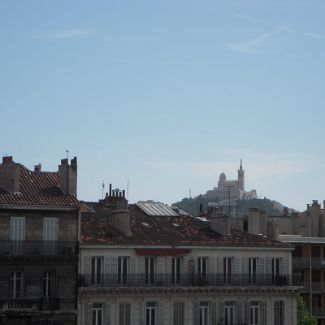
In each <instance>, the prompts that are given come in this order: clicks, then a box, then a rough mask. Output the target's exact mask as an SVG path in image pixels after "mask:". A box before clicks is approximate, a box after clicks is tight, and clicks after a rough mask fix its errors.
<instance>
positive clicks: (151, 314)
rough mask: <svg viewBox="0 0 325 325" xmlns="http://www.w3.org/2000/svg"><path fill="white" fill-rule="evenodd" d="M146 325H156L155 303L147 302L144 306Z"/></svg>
mask: <svg viewBox="0 0 325 325" xmlns="http://www.w3.org/2000/svg"><path fill="white" fill-rule="evenodd" d="M146 325H157V303H156V302H147V304H146Z"/></svg>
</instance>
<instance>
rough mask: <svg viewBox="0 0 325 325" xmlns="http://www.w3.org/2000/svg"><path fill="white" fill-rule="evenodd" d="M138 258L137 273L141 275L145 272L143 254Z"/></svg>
mask: <svg viewBox="0 0 325 325" xmlns="http://www.w3.org/2000/svg"><path fill="white" fill-rule="evenodd" d="M138 258H139V274H140V275H143V274H144V273H145V264H144V263H145V256H140V257H138Z"/></svg>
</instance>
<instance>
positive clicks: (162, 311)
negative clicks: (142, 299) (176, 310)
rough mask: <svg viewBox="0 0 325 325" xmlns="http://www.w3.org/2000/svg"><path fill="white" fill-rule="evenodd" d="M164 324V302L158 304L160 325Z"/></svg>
mask: <svg viewBox="0 0 325 325" xmlns="http://www.w3.org/2000/svg"><path fill="white" fill-rule="evenodd" d="M163 324H164V304H163V303H162V302H159V303H158V325H163Z"/></svg>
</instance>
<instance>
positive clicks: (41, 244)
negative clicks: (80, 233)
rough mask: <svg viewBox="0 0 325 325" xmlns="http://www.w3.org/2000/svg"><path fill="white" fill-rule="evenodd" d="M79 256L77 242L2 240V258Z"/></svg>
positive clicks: (0, 248)
mask: <svg viewBox="0 0 325 325" xmlns="http://www.w3.org/2000/svg"><path fill="white" fill-rule="evenodd" d="M25 256H28V257H38V256H51V257H53V256H58V257H61V256H62V257H64V256H65V257H74V256H78V242H76V241H42V240H32V241H29V240H1V241H0V257H25Z"/></svg>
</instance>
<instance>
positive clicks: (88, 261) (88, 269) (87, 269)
mask: <svg viewBox="0 0 325 325" xmlns="http://www.w3.org/2000/svg"><path fill="white" fill-rule="evenodd" d="M84 273H85V274H87V275H88V274H91V256H87V255H86V256H85V272H84Z"/></svg>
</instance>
